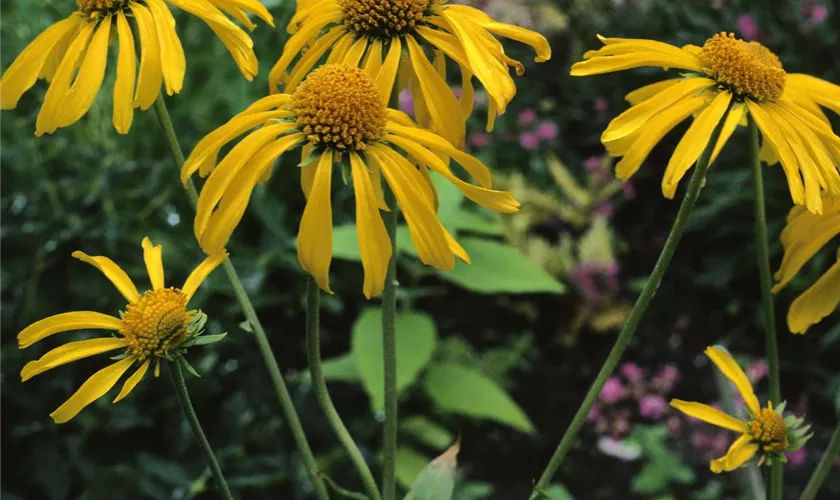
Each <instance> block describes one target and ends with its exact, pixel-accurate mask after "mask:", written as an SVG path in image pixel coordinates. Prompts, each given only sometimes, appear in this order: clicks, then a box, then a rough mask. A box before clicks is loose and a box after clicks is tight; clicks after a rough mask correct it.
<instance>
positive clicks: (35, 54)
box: [0, 15, 82, 109]
mask: <svg viewBox="0 0 840 500" xmlns="http://www.w3.org/2000/svg"><path fill="white" fill-rule="evenodd" d="M81 22H82V18H81V16H77V15H71V16H70V17H68V18H66V19H63V20H61V21H59V22H57V23H55V24H53V25H52V26H50V27H49V28H47V29H46V30H44V32H43V33H41V34H40V35H38V36H37V37H36V38H35V40H32V42H30V43H29V45H27V46H26V48H25V49H23V51H22V52H21V53H20V54H18V56H17V57H16V58H15V60H14V61H12V64H11V65H10V66H9V67H8V68H7V69H6V71H5V72H4V73H3V77H2V78H0V108H2V109H12V108H14V107H15V106H17V103H18V101H19V100H20V96H22V95H23V93H24V92H26V91H27V90H29V89H30V88H31V87H32V85H34V84H35V81H37V80H38V75H39V73H41V68H43V67H44V65H45V64H46V62H47V59H48V57H49V56H50V54H51V51H52V49H53V47H55V46H56V45H57V44H59V43H60V42H61V41H62V40H64V39H65V38H66V37H67V36H68V35H70V34H71V33H73V32H74V31H75V30H76V29H77V28H78V27H79V24H80V23H81ZM61 56H64V54H63V53H62V54H61Z"/></svg>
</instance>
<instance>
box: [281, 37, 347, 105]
mask: <svg viewBox="0 0 840 500" xmlns="http://www.w3.org/2000/svg"><path fill="white" fill-rule="evenodd" d="M346 33H347V31H346V30H345V28H344V26H336V27H334V28H332V29H330V31H328V32H327V33H326V34H325V35H324V36H322V37H320V38H318V41H317V42H315V43H314V44H313V45H312V46H311V47H309V49H307V50H306V53H305V54H303V56H301V58H300V59H299V60H298V62H297V63H296V64H295V67H294V68H293V69H292V71H291V72H290V73H289V77H288V81H286V85H285V87H284V89H283V92H285V93H287V94H291V93H293V92H294V91H295V89H296V88H297V86H298V85H299V84H300V82H301V81H303V79H304V78H306V75H308V74H309V73H310V71H311V70H312V67H313V66H315V63H317V62H318V61H319V60H320V59H321V57H322V56H323V55H324V54H325V53H326V52H327V50H329V49H331V48H332V47H333V45H334V44H335V41H336V40H338V38H339V37H341V36H342V35H344V34H346ZM279 85H280V80H272V79H271V77H269V91H271V92H277V90H278V87H279Z"/></svg>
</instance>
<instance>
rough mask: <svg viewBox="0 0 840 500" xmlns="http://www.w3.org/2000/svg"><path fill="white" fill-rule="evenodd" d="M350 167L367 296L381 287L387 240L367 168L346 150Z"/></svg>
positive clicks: (385, 269)
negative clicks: (348, 154)
mask: <svg viewBox="0 0 840 500" xmlns="http://www.w3.org/2000/svg"><path fill="white" fill-rule="evenodd" d="M350 170H351V174H352V176H353V191H354V194H355V196H356V230H357V231H358V237H359V238H358V239H359V253H360V254H361V256H362V267H364V270H365V282H364V286H363V291H364V294H365V297H367V298H368V299H370V298H371V297H376V296H378V295H379V294H380V293H382V289H383V288H384V286H385V275H386V273H387V272H388V262H389V261H390V260H391V241H390V240H389V239H388V232H387V231H386V230H385V224H384V223H383V222H382V217H381V216H380V215H379V209H378V208H377V205H376V199H375V197H374V193H373V185H372V184H371V180H370V175H369V174H368V170H367V167H366V166H365V164H364V161H362V158H361V157H360V156H359V155H358V154H356V153H355V152H351V153H350Z"/></svg>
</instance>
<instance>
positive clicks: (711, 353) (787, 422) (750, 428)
mask: <svg viewBox="0 0 840 500" xmlns="http://www.w3.org/2000/svg"><path fill="white" fill-rule="evenodd" d="M705 354H706V356H708V357H709V359H711V360H712V362H713V363H714V364H715V366H717V368H718V370H720V371H721V373H723V374H724V375H725V376H726V378H728V379H729V380H731V381H732V383H734V384H735V387H736V388H737V389H738V392H740V393H741V397H742V398H743V399H744V404H745V406H746V409H747V414H748V415H747V419H746V420H739V419H737V418H735V417H733V416H731V415H727V414H726V413H724V412H722V411H720V410H718V409H716V408H712V407H711V406H708V405H704V404H703V403H694V402H689V401H682V400H679V399H672V400H671V406H673V407H674V408H676V409H677V410H679V411H681V412H683V413H685V414H686V415H688V416H690V417H694V418H697V419H700V420H702V421H704V422H708V423H710V424H712V425H716V426H718V427H722V428H724V429H729V430H731V431H735V432H740V433H741V436H740V437H739V438H738V439H736V440H735V442H733V443H732V445H731V446H730V447H729V450H728V451H727V452H726V455H724V456H722V457H721V458H718V459H715V460H712V461H711V463H710V464H709V465H710V468H711V470H712V472H714V473H716V474H717V473H720V472H729V471H733V470H735V469H737V468H738V467H740V466H742V465H743V464H745V463H746V462H747V461H749V460H750V459H751V458H753V457H754V456H755V455H756V454H758V455H759V457H760V458H759V459H758V465H762V464H764V463H767V464H768V465H769V464H771V463H773V462H774V461H781V462H785V461H786V460H785V456H784V453H785V452H789V451H794V450H797V449H799V448H800V447H802V446H803V445H804V444H805V442H806V441H807V440H808V439H810V437H811V436H810V435H809V434H808V430H809V429H810V426H804V427H803V426H802V419H800V418H796V417H793V416H789V417H787V418H785V417H783V416H782V413H783V412H784V407H785V405H784V403H782V404H780V405H779V406H777V407H776V408H773V406H772V404H771V403H770V402H769V401H768V402H767V406H766V407H765V408H761V407H760V406H759V404H758V398H757V397H756V395H755V392H754V391H753V387H752V384H751V383H750V380H749V379H748V378H747V375H746V374H745V373H744V371H743V370H741V367H740V366H738V363H736V362H735V360H734V359H732V357H731V356H730V355H729V353H728V352H726V350H725V349H723V348H721V347H717V346H715V347H707V348H706V351H705Z"/></svg>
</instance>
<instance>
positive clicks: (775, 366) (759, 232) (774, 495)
mask: <svg viewBox="0 0 840 500" xmlns="http://www.w3.org/2000/svg"><path fill="white" fill-rule="evenodd" d="M748 120H749V125H748V128H749V132H750V160H751V163H752V168H753V189H754V194H755V246H756V263H757V264H758V272H759V277H760V282H761V310H762V314H763V316H764V345H765V351H766V357H767V367H768V377H769V379H770V401H771V403H772V404H773V405H774V406H775V405H778V404H779V403H781V402H782V395H781V392H782V391H781V383H780V380H779V379H780V377H779V347H778V344H777V340H776V318H775V314H774V312H773V294H772V292H771V288H772V284H773V282H772V280H771V277H770V276H771V273H770V250H769V245H768V237H767V214H766V211H765V205H764V179H763V176H762V171H761V160H759V151H760V146H759V143H758V127H757V126H756V124H755V121H754V120H753V118H752V116H748ZM783 472H784V466H783V464H782V463H781V462H779V461H774V462H773V463H772V465H771V466H770V478H769V479H770V481H769V482H770V484H769V488H768V490H769V492H770V500H781V498H782V481H783V477H782V474H783Z"/></svg>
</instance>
